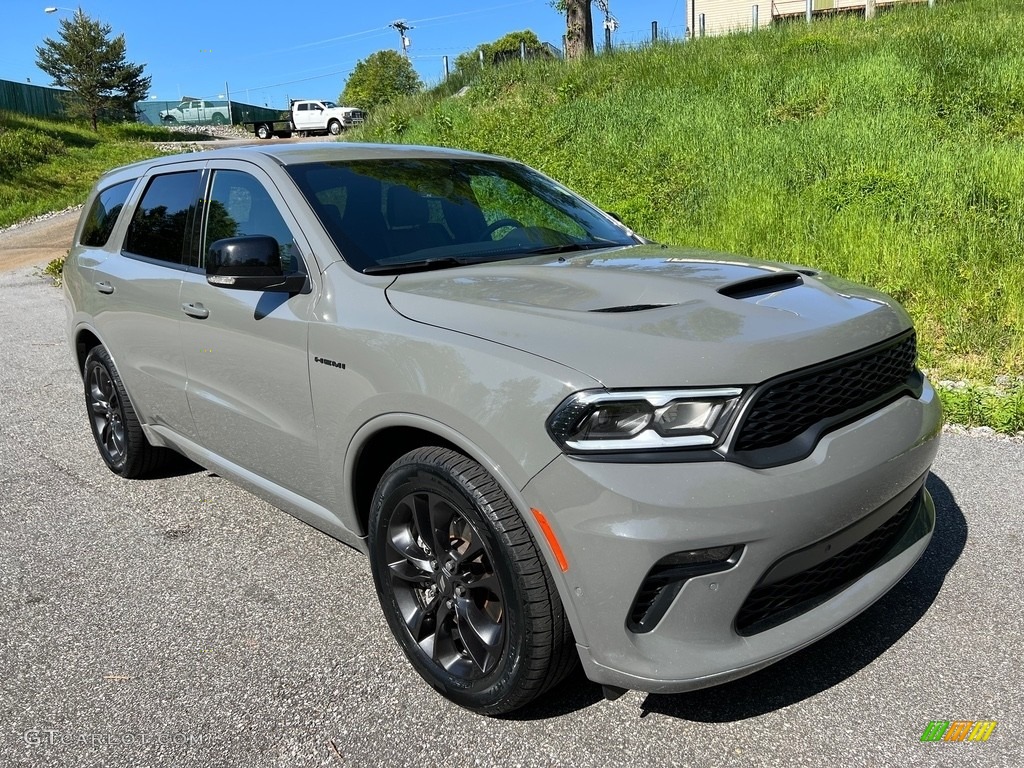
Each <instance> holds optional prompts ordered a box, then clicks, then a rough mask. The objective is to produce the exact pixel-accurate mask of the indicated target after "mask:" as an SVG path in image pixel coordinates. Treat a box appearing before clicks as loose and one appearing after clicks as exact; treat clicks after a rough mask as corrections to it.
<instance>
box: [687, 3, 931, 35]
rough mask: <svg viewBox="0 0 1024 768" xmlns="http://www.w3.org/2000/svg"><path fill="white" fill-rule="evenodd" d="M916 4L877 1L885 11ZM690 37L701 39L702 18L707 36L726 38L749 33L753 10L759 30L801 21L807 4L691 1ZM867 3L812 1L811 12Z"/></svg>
mask: <svg viewBox="0 0 1024 768" xmlns="http://www.w3.org/2000/svg"><path fill="white" fill-rule="evenodd" d="M908 1H909V2H913V1H914V0H876V2H875V6H876V7H877V8H882V7H884V6H887V5H896V4H898V3H901V2H908ZM688 3H689V6H690V7H689V20H688V22H687V24H688V26H689V28H690V31H691V34H693V35H700V32H701V28H700V23H701V22H700V17H701V14H703V15H704V34H706V35H724V34H727V33H729V32H739V31H745V30H749V29H750V28H751V26H752V24H753V18H754V10H753V9H754V6H757V18H758V26H760V27H765V26H768V25H769V24H771V23H772V21H773V20H777V19H786V18H794V17H802V16H805V15H806V13H807V0H688ZM864 5H865V3H864V0H811V7H812V12H813V13H814V14H815V15H817V14H824V13H832V12H836V11H858V10H859V11H863V10H864Z"/></svg>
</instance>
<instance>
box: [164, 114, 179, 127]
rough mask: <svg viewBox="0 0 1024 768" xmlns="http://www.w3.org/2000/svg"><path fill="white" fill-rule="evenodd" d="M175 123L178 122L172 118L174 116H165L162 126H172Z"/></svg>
mask: <svg viewBox="0 0 1024 768" xmlns="http://www.w3.org/2000/svg"><path fill="white" fill-rule="evenodd" d="M176 122H178V120H177V119H176V118H175V117H174V115H167V116H166V117H165V118H164V125H174V124H175V123H176Z"/></svg>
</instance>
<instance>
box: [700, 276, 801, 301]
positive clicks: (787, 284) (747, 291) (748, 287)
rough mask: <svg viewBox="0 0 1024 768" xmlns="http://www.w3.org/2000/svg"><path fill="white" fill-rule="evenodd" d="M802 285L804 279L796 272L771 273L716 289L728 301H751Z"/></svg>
mask: <svg viewBox="0 0 1024 768" xmlns="http://www.w3.org/2000/svg"><path fill="white" fill-rule="evenodd" d="M803 284H804V279H803V278H802V277H801V276H800V275H799V274H798V273H797V272H788V271H787V272H773V273H772V274H770V275H758V276H757V277H748V278H744V279H742V280H736V281H735V282H732V283H727V284H726V285H723V286H722V287H721V288H719V289H718V293H720V294H721V295H722V296H727V297H729V298H730V299H751V298H753V297H755V296H763V295H764V294H766V293H776V292H778V291H784V290H786V289H787V288H797V287H799V286H801V285H803Z"/></svg>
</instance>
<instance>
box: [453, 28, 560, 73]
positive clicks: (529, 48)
mask: <svg viewBox="0 0 1024 768" xmlns="http://www.w3.org/2000/svg"><path fill="white" fill-rule="evenodd" d="M522 43H526V55H527V57H531V58H532V57H535V56H544V55H547V50H546V49H545V48H544V46H543V44H541V42H540V39H539V38H538V37H537V35H536V33H534V32H532V31H531V30H529V29H524V30H521V31H519V32H509V33H508V34H507V35H505V36H504V37H501V38H498V39H497V40H495V41H494V42H493V43H481V44H480V45H478V46H477V47H476V48H474V49H473V50H472V51H467V52H466V53H460V54H459V55H458V56H456V57H455V69H456V70H457V71H459V72H462V73H463V74H467V73H471V72H475V71H477V70H478V69H479V68H480V53H481V52H482V53H483V55H484V64H485V65H487V66H491V65H492V64H495V63H499V64H500V63H501V62H503V61H507V60H508V59H518V58H519V53H520V45H521V44H522Z"/></svg>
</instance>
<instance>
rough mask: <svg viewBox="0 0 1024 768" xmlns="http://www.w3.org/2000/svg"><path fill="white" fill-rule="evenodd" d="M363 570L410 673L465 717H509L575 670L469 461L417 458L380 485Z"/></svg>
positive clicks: (542, 589)
mask: <svg viewBox="0 0 1024 768" xmlns="http://www.w3.org/2000/svg"><path fill="white" fill-rule="evenodd" d="M369 527H370V531H369V533H370V566H371V569H372V571H373V579H374V582H375V584H376V586H377V595H378V597H379V598H380V603H381V607H382V608H383V610H384V615H385V617H386V618H387V621H388V625H389V626H390V628H391V632H392V633H393V634H394V636H395V638H396V639H397V640H398V643H399V645H400V646H401V647H402V650H403V651H404V652H405V655H406V656H407V657H408V659H409V661H410V662H412V665H413V667H414V668H415V669H416V671H417V672H418V673H419V674H420V676H421V677H423V679H424V680H426V681H427V682H428V683H430V685H432V686H433V687H434V688H435V689H437V690H438V691H439V692H440V693H441V694H442V695H444V696H445V697H447V698H448V699H450V700H451V701H453V702H455V703H456V704H459V705H460V706H463V707H465V708H467V709H470V710H473V711H475V712H480V713H482V714H487V715H499V714H504V713H506V712H511V711H512V710H514V709H518V708H520V707H522V706H523V705H525V704H527V703H529V702H530V701H532V700H533V699H535V698H536V697H538V696H540V695H541V694H542V693H544V691H546V690H547V689H548V688H550V687H552V686H554V685H555V684H557V683H558V682H560V681H561V680H562V679H563V678H564V677H565V676H566V675H567V674H568V673H569V672H570V671H572V669H573V667H574V666H575V665H576V659H577V655H576V648H575V644H574V643H573V640H572V632H571V630H570V629H569V624H568V621H567V619H566V617H565V611H564V609H563V607H562V603H561V600H560V599H559V597H558V593H557V591H556V589H555V585H554V582H553V580H552V578H551V574H550V572H549V571H548V569H547V566H546V565H545V564H544V560H543V558H542V557H541V555H540V553H539V552H538V551H537V545H536V543H535V542H534V540H533V537H532V536H531V535H530V531H529V529H528V528H527V527H526V524H525V522H524V521H523V519H522V517H521V516H520V514H519V512H518V511H517V509H516V508H515V506H514V505H513V503H512V502H511V500H510V499H509V498H508V496H507V495H506V494H505V492H504V491H502V489H501V487H500V486H499V485H498V484H497V482H495V481H494V479H493V478H492V477H491V476H490V475H489V474H488V473H487V472H486V471H485V470H484V469H483V467H481V466H480V465H479V464H477V463H476V462H475V461H473V460H471V459H469V458H467V457H465V456H463V455H462V454H460V453H456V452H455V451H451V450H448V449H447V448H439V447H427V448H419V449H417V450H415V451H412V452H410V453H407V454H406V455H405V456H403V457H402V458H400V459H399V460H398V461H396V462H395V463H394V464H392V465H391V467H390V468H389V469H388V471H387V472H386V473H385V474H384V477H383V478H382V479H381V481H380V484H379V485H378V486H377V491H376V494H375V495H374V500H373V507H372V509H371V511H370V523H369Z"/></svg>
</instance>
